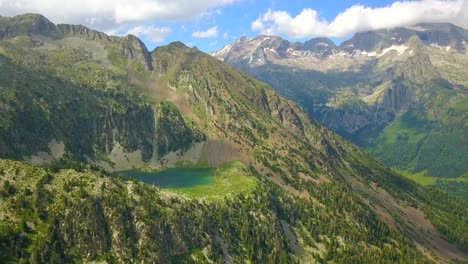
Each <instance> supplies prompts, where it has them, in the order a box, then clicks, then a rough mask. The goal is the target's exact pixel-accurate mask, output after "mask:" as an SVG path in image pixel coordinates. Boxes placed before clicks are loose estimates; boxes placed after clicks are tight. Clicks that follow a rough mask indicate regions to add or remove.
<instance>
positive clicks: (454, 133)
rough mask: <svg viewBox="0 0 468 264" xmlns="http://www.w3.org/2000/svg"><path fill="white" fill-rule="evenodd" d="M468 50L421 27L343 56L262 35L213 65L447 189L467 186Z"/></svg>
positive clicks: (368, 41)
mask: <svg viewBox="0 0 468 264" xmlns="http://www.w3.org/2000/svg"><path fill="white" fill-rule="evenodd" d="M467 42H468V31H467V30H466V29H463V28H460V27H456V26H454V25H451V24H444V23H432V24H431V23H423V24H419V25H416V26H414V27H397V28H392V29H383V30H376V31H368V32H359V33H356V34H355V35H354V36H353V37H352V38H351V39H349V40H346V41H344V42H343V43H341V44H340V45H339V46H337V45H335V43H334V42H332V41H331V40H329V39H327V38H316V39H311V40H309V41H306V42H303V43H301V42H295V43H293V42H289V41H287V40H285V39H282V38H280V37H276V36H266V35H260V36H257V37H254V38H241V39H239V40H236V41H235V42H233V43H231V44H229V45H227V46H226V47H224V48H223V49H221V50H219V51H217V52H215V53H213V54H212V55H213V56H215V57H216V58H218V59H219V60H221V61H224V62H227V63H230V64H232V65H233V66H235V67H237V68H239V69H241V70H243V71H245V72H246V73H248V74H251V75H252V76H253V77H255V78H258V79H260V80H262V81H264V82H266V83H268V84H269V85H271V86H272V87H274V88H275V89H276V90H277V91H278V92H279V93H281V94H282V95H283V96H285V97H287V98H289V99H291V100H293V101H295V102H297V103H298V104H299V105H300V106H301V107H302V108H303V109H304V110H305V111H306V112H307V113H308V114H309V116H311V117H312V118H314V119H316V120H317V121H318V122H319V123H321V124H323V125H324V126H326V127H328V128H330V129H332V130H333V131H335V132H337V133H338V134H340V135H341V136H343V137H344V138H346V139H349V140H351V141H352V142H354V143H356V144H358V145H359V146H361V147H363V148H364V149H365V150H366V151H368V153H370V154H371V155H372V156H373V157H375V158H376V159H378V160H379V161H381V162H383V163H385V164H387V165H389V166H392V167H393V168H395V169H397V170H403V171H406V172H408V173H406V174H410V175H411V174H415V175H416V174H418V173H426V174H427V175H429V176H431V177H436V178H437V179H440V184H436V186H439V187H441V186H445V185H446V183H443V182H451V184H449V185H456V183H457V182H460V181H463V180H461V179H463V175H466V172H467V170H468V167H467V164H468V160H467V158H468V147H467V146H468V144H467V142H468V138H467V135H468V133H467V131H468V126H467V118H468V114H467V113H468V112H467V110H468V108H467V107H466V106H467V103H466V102H467V91H468V90H467V84H468V82H467V81H468V79H467V78H466V76H467V75H466V74H465V71H466V69H467V65H468V64H467V62H468V60H467V58H468V57H467V54H468V53H467V52H466V49H467V47H468V46H467ZM415 177H416V176H415ZM415 177H412V178H413V179H414V178H415ZM416 178H417V177H416ZM431 182H432V183H434V184H435V180H433V181H431ZM443 188H445V189H446V190H447V189H448V188H446V187H443ZM460 189H461V190H462V192H463V189H464V187H463V185H460ZM453 193H459V192H453ZM462 196H463V195H462Z"/></svg>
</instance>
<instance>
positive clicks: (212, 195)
mask: <svg viewBox="0 0 468 264" xmlns="http://www.w3.org/2000/svg"><path fill="white" fill-rule="evenodd" d="M257 186H258V180H257V179H255V178H254V177H253V176H251V175H249V173H248V171H247V169H246V168H245V165H244V164H242V163H241V162H236V161H233V162H229V163H225V164H223V165H221V166H220V167H218V168H217V169H216V171H215V173H214V175H213V183H212V184H208V185H200V186H195V187H192V188H183V189H174V190H172V191H174V192H175V193H178V194H182V195H185V196H187V197H190V198H205V199H207V200H209V201H221V200H223V199H224V198H225V197H233V196H236V195H238V194H241V193H242V194H249V193H251V192H252V191H254V190H255V189H256V188H257Z"/></svg>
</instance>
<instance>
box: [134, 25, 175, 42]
mask: <svg viewBox="0 0 468 264" xmlns="http://www.w3.org/2000/svg"><path fill="white" fill-rule="evenodd" d="M170 33H171V29H170V28H169V27H152V26H138V27H134V28H132V29H130V30H129V31H128V34H133V35H135V36H138V37H141V36H146V37H148V38H149V39H150V40H151V41H152V42H163V41H164V39H165V38H166V37H167V35H169V34H170Z"/></svg>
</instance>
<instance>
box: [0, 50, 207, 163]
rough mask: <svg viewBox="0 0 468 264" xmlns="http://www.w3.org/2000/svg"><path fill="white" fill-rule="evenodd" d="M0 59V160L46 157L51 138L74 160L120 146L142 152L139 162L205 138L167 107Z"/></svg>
mask: <svg viewBox="0 0 468 264" xmlns="http://www.w3.org/2000/svg"><path fill="white" fill-rule="evenodd" d="M0 61H1V63H0V68H1V72H2V76H3V77H4V78H3V77H2V89H1V91H0V93H1V94H2V98H1V99H0V100H1V107H2V113H1V114H0V116H1V118H0V120H2V125H1V132H2V133H1V134H0V154H1V156H2V157H4V158H16V159H21V158H22V157H30V156H31V155H37V153H39V152H42V153H49V154H50V152H51V151H52V150H51V149H50V147H49V145H50V142H51V141H53V140H55V141H57V142H59V143H63V144H64V145H65V152H66V153H68V155H69V156H70V157H73V158H75V159H80V160H85V158H86V157H88V158H91V159H96V158H97V157H99V156H100V155H101V154H104V155H107V154H109V153H111V152H112V150H113V149H114V148H115V147H116V145H117V144H118V145H120V146H122V147H123V149H124V151H125V152H129V153H131V152H135V151H139V152H141V159H142V160H143V161H149V160H151V159H152V158H153V157H154V158H155V159H158V158H161V157H162V156H164V155H165V154H167V153H168V152H170V151H176V150H184V149H187V148H189V147H190V146H191V144H192V143H194V142H198V141H201V140H202V139H203V136H202V134H201V133H200V132H195V130H193V128H192V127H188V126H187V124H186V123H185V121H184V119H183V118H182V117H181V116H180V114H179V113H178V111H177V110H176V109H175V110H174V109H173V107H171V106H170V105H167V104H159V105H156V106H151V105H150V104H149V103H148V102H147V101H145V100H144V99H143V98H139V97H137V96H136V95H132V94H131V93H129V92H127V91H116V90H107V91H103V90H96V89H92V88H90V87H84V86H81V85H79V84H76V83H72V82H66V81H64V80H63V79H59V78H57V77H55V76H53V75H48V74H44V73H38V72H34V71H31V70H29V69H28V68H25V67H21V66H18V65H17V64H15V63H13V62H11V60H10V59H7V58H5V57H3V56H1V57H0ZM6 76H8V77H6ZM25 76H26V77H25ZM167 109H169V110H167ZM171 109H172V110H171ZM161 112H164V113H167V116H161V115H159V114H158V113H161ZM170 117H178V118H174V119H172V118H170ZM161 127H164V128H165V129H161ZM168 138H170V139H168ZM178 139H180V140H181V141H180V142H179V143H178V144H174V141H177V140H178ZM168 144H169V145H170V147H168V146H167V145H168ZM49 159H50V158H45V159H43V160H40V161H39V162H50V160H49Z"/></svg>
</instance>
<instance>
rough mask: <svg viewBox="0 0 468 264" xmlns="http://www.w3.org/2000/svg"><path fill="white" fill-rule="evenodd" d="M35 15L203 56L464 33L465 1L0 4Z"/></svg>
mask: <svg viewBox="0 0 468 264" xmlns="http://www.w3.org/2000/svg"><path fill="white" fill-rule="evenodd" d="M28 12H33V13H40V14H43V15H45V16H46V17H48V18H49V19H50V20H51V21H52V22H54V23H67V24H83V25H85V26H88V27H91V28H94V29H97V30H100V31H104V32H106V33H108V34H114V35H126V34H129V33H131V34H134V35H137V36H138V37H140V38H141V39H142V40H143V41H144V42H145V43H146V45H147V46H148V49H149V50H152V49H153V48H154V47H156V46H161V45H165V44H167V43H170V42H172V41H178V40H180V41H183V42H184V43H186V44H187V45H189V46H197V47H198V48H199V49H200V50H202V51H205V52H210V51H216V50H218V49H220V48H222V47H223V46H225V45H227V44H229V43H231V42H233V41H234V40H236V39H238V38H240V37H242V36H247V37H254V36H256V35H259V34H269V35H279V36H281V37H284V38H286V39H288V40H291V41H304V40H308V39H311V38H314V37H330V38H331V39H332V40H334V41H335V42H337V43H339V42H341V41H342V40H344V39H347V38H349V37H350V36H352V35H353V34H354V33H355V32H359V31H366V30H374V29H382V28H391V27H396V26H406V25H413V24H416V23H420V22H450V23H454V24H456V25H459V26H462V27H465V28H468V19H467V17H468V0H411V1H390V0H362V1H355V0H328V1H312V0H287V1H285V0H171V1H167V0H131V1H128V0H67V1H59V0H2V1H0V15H2V16H14V15H18V14H23V13H28Z"/></svg>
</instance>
